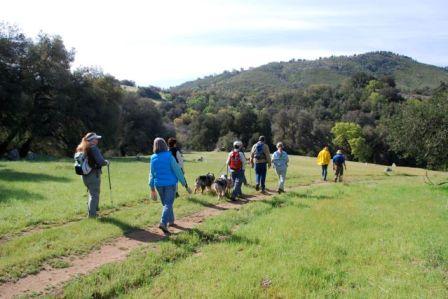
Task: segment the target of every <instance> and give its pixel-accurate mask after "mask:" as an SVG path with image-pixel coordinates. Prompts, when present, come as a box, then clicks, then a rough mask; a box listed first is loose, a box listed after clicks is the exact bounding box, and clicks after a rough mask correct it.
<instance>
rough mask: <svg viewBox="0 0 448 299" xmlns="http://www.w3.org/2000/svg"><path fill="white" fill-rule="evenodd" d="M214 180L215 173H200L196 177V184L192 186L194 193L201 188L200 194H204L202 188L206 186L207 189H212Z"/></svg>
mask: <svg viewBox="0 0 448 299" xmlns="http://www.w3.org/2000/svg"><path fill="white" fill-rule="evenodd" d="M214 181H215V175H214V174H213V173H210V172H209V173H207V174H206V175H200V176H198V177H197V179H196V186H195V188H194V193H195V194H196V192H198V191H199V190H201V194H204V190H205V189H206V188H207V190H208V191H211V190H212V184H213V182H214Z"/></svg>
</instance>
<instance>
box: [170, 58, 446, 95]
mask: <svg viewBox="0 0 448 299" xmlns="http://www.w3.org/2000/svg"><path fill="white" fill-rule="evenodd" d="M359 72H364V73H367V74H370V75H373V76H376V77H381V76H393V77H394V78H395V80H396V83H397V87H398V88H400V89H401V90H402V91H411V90H415V89H420V88H425V87H430V88H434V87H437V86H438V85H439V84H440V82H448V70H447V68H442V67H437V66H433V65H428V64H424V63H420V62H418V61H416V60H414V59H412V58H410V57H407V56H403V55H398V54H394V53H392V52H384V51H381V52H370V53H365V54H360V55H353V56H332V57H328V58H319V59H317V60H294V59H293V60H290V61H288V62H272V63H268V64H265V65H262V66H260V67H256V68H251V69H249V70H242V71H236V70H235V71H231V72H230V71H225V72H223V73H221V74H219V75H210V76H207V77H204V78H200V79H197V80H194V81H189V82H186V83H183V84H181V85H179V86H177V87H174V88H172V89H171V91H174V92H182V91H207V92H216V93H219V94H229V93H234V92H237V93H242V94H254V93H260V92H267V93H270V92H278V91H285V90H289V89H299V88H304V87H307V86H309V85H313V84H328V85H332V86H335V85H338V84H340V83H342V82H343V81H344V80H345V79H347V78H349V77H350V76H352V75H354V74H356V73H359Z"/></svg>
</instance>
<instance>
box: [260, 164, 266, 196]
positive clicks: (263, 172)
mask: <svg viewBox="0 0 448 299" xmlns="http://www.w3.org/2000/svg"><path fill="white" fill-rule="evenodd" d="M260 166H261V170H260V185H261V191H265V190H266V173H267V163H260Z"/></svg>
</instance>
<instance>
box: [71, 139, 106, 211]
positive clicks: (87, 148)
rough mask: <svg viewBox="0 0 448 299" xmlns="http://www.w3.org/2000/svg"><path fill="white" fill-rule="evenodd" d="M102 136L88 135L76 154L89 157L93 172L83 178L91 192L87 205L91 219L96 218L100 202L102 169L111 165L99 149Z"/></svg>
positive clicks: (88, 161) (88, 160)
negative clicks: (80, 153)
mask: <svg viewBox="0 0 448 299" xmlns="http://www.w3.org/2000/svg"><path fill="white" fill-rule="evenodd" d="M100 139H101V136H99V135H97V134H96V133H93V132H91V133H87V134H86V135H85V136H84V137H83V138H82V140H81V143H80V144H79V145H78V147H77V148H76V152H82V153H84V155H85V156H86V157H87V163H88V164H89V166H90V168H91V171H90V172H89V173H88V174H84V175H83V176H82V181H83V182H84V185H85V186H86V187H87V190H88V191H89V202H88V205H87V209H88V213H89V217H96V212H97V211H98V204H99V201H100V185H101V167H103V166H106V165H108V164H109V161H107V160H105V159H104V157H103V155H102V154H101V152H100V150H99V149H98V140H100Z"/></svg>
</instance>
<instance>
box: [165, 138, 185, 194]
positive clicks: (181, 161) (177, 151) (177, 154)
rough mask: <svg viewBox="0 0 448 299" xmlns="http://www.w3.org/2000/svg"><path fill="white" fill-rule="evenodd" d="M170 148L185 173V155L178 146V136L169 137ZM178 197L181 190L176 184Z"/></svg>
mask: <svg viewBox="0 0 448 299" xmlns="http://www.w3.org/2000/svg"><path fill="white" fill-rule="evenodd" d="M168 149H169V151H170V152H171V154H172V155H173V157H174V159H175V160H176V162H177V164H179V166H180V168H181V169H182V172H183V173H184V175H185V169H184V157H183V156H182V152H181V150H180V149H179V148H178V147H177V140H176V138H174V137H170V138H168ZM176 197H179V192H178V191H177V185H176Z"/></svg>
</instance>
